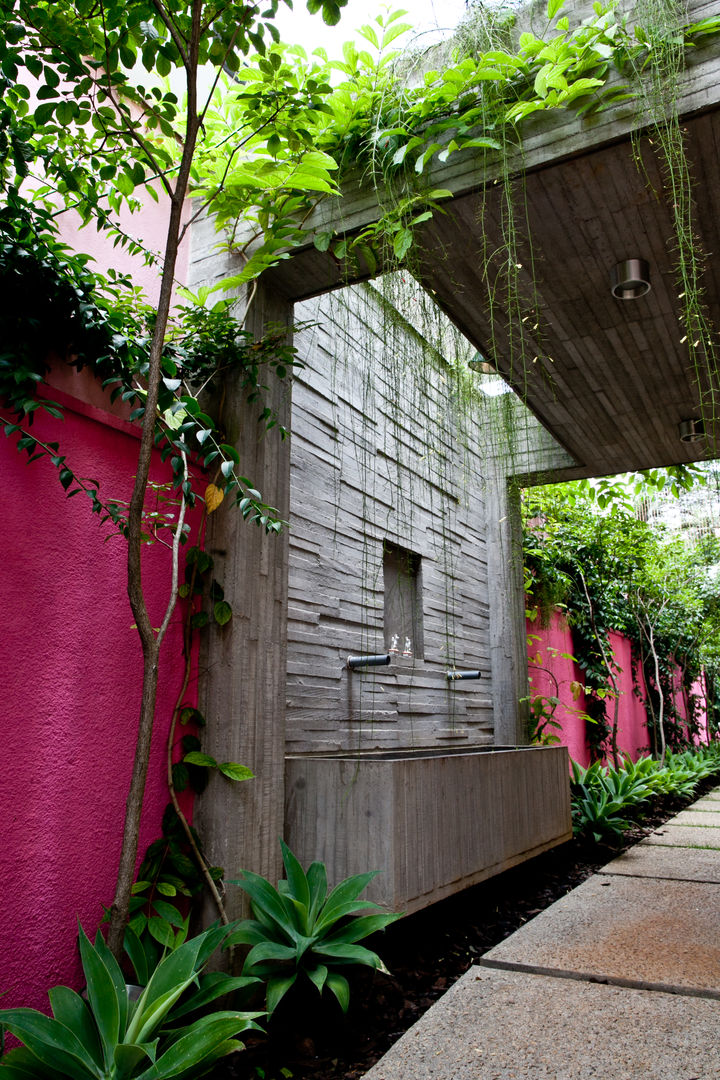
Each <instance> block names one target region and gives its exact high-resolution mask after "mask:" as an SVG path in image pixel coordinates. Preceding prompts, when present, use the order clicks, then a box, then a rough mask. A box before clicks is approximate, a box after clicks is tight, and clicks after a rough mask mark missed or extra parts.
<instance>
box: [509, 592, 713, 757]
mask: <svg viewBox="0 0 720 1080" xmlns="http://www.w3.org/2000/svg"><path fill="white" fill-rule="evenodd" d="M527 632H528V674H529V677H530V694H531V695H532V696H535V695H536V694H542V695H545V696H555V695H556V696H557V697H559V698H560V705H559V706H558V708H557V712H556V714H555V719H556V720H558V721H559V723H560V724H561V725H562V731H557V730H556V729H554V728H553V729H548V731H549V732H550V733H551V734H554V735H557V736H558V737H559V738H560V741H561V743H562V744H563V745H564V746H567V747H568V751H569V754H570V757H571V758H572V759H573V760H574V761H578V762H580V764H581V765H585V766H587V765H588V764H589V762H590V752H589V748H588V741H587V730H588V727H589V722H588V721H586V720H585V719H583V717H582V716H580V715H578V714H579V713H582V712H585V711H586V701H585V695H584V694H582V693H581V694H580V695H579V696H578V697H577V698H576V697H574V696H573V693H572V689H571V686H572V683H574V682H577V683H581V684H582V683H583V682H584V678H583V672H582V670H581V668H580V667H579V666H578V665H577V664H576V663H575V662H574V660H573V659H572V637H571V634H570V630H569V628H568V625H567V621H566V619H565V617H564V616H563V615H562V614H561V613H559V612H556V613H555V614H554V615H553V616H552V619H551V621H550V624H549V626H547V627H544V628H543V627H538V626H537V624H536V623H533V622H530V621H528V624H527ZM610 647H611V649H612V652H613V656H614V658H615V664H616V669H617V681H618V685H619V688H620V699H619V700H620V707H619V712H618V747H619V749H620V750H621V752H622V753H624V754H628V755H629V756H630V757H631V758H633V759H637V758H638V757H640V756H641V755H642V754H646V753H648V751H649V742H650V739H649V735H648V731H647V726H646V717H645V709H644V707H643V704H642V702H641V701H640V699H639V698H638V696H637V694H635V692H634V688H633V686H634V684H633V669H632V655H631V645H630V642H629V640H628V639H627V638H625V637H623V636H622V635H621V634H616V633H614V632H611V634H610ZM544 669H549V670H550V671H551V672H552V674H553V675H554V676H555V679H556V680H557V682H558V684H559V693H556V687H555V683H554V682H553V680H552V678H551V677H550V675H549V674H548V671H547V670H544ZM640 680H641V685H643V686H644V682H642V675H640ZM697 692H698V693H699V692H700V691H699V688H698V689H697ZM676 703H677V705H678V707H679V708H680V710H681V711H682V710H683V705H684V703H683V701H682V695H681V694H680V693H678V694H677V695H676ZM613 709H614V703H613V702H612V701H609V702H608V705H607V714H608V716H609V717H612V715H613ZM701 739H702V734H701Z"/></svg>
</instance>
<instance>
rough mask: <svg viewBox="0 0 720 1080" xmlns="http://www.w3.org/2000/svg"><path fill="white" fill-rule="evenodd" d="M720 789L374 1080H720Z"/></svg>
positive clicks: (500, 958)
mask: <svg viewBox="0 0 720 1080" xmlns="http://www.w3.org/2000/svg"><path fill="white" fill-rule="evenodd" d="M719 886H720V788H718V789H716V790H715V791H714V792H712V793H711V794H710V795H706V796H705V797H704V798H702V799H698V801H697V802H696V803H694V804H693V805H692V806H691V807H690V808H689V809H687V810H684V811H683V812H682V813H681V814H678V815H677V816H676V817H675V818H673V819H672V820H671V821H669V822H667V824H665V825H662V826H661V827H660V828H659V829H658V830H657V831H656V832H654V833H653V834H652V835H650V836H648V837H647V838H646V839H645V840H643V841H642V843H640V844H637V845H636V846H635V847H633V848H631V849H630V850H629V851H627V852H625V854H624V855H621V856H620V857H619V858H618V859H615V861H614V862H612V863H610V864H609V865H608V866H606V867H604V869H603V870H602V871H601V872H600V873H598V874H594V875H593V876H592V877H590V878H588V880H587V881H585V882H583V884H582V885H580V886H579V887H578V888H577V889H574V890H573V891H572V892H570V893H568V894H567V896H564V897H563V898H562V899H561V900H558V901H557V902H556V903H554V904H553V905H552V906H551V907H549V908H547V909H546V910H545V911H543V912H542V913H541V914H540V915H538V916H536V918H534V919H532V920H531V921H530V922H528V923H526V925H525V926H523V927H522V928H521V929H520V930H518V931H517V932H516V933H514V934H512V935H511V936H510V937H509V938H507V939H506V940H505V941H503V942H502V943H501V944H500V945H496V946H495V948H494V949H491V950H490V951H489V952H487V953H485V955H484V956H483V957H482V958H481V959H480V961H479V963H478V965H477V966H476V967H472V968H471V969H470V970H469V971H468V972H467V973H466V974H465V975H463V977H462V978H461V979H459V980H458V982H456V983H455V985H454V986H453V987H452V989H451V990H450V991H449V992H448V993H447V994H445V995H444V996H443V997H442V998H440V1000H439V1001H437V1002H436V1003H435V1005H433V1007H432V1008H431V1009H430V1010H429V1011H428V1012H427V1013H426V1014H425V1015H424V1016H423V1017H422V1019H421V1020H420V1021H419V1022H418V1023H417V1024H415V1026H414V1027H412V1028H411V1029H410V1030H409V1031H408V1032H407V1033H406V1034H405V1035H404V1036H403V1037H402V1039H400V1041H399V1042H398V1043H396V1044H395V1046H394V1047H393V1048H392V1049H391V1050H390V1051H389V1053H387V1054H386V1055H385V1057H384V1058H382V1059H381V1060H380V1061H379V1062H378V1063H377V1065H375V1066H374V1067H373V1068H372V1069H371V1070H370V1072H368V1073H366V1074H365V1075H366V1078H367V1080H586V1078H588V1080H589V1078H593V1080H638V1078H642V1080H720V887H719Z"/></svg>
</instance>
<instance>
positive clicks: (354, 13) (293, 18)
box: [275, 0, 466, 59]
mask: <svg viewBox="0 0 720 1080" xmlns="http://www.w3.org/2000/svg"><path fill="white" fill-rule="evenodd" d="M465 10H466V7H465V0H407V2H406V3H401V2H399V0H397V2H395V3H390V4H383V3H382V2H381V0H348V3H347V5H346V6H345V7H344V8H343V10H342V18H341V20H340V22H339V24H338V25H337V26H325V24H324V23H323V21H322V17H321V15H319V14H318V15H310V14H309V13H308V11H307V8H306V7H305V0H294V9H293V11H289V10H288V9H287V8H286V7H284V5H282V7H281V10H280V11H279V12H278V16H277V18H276V20H275V21H276V23H277V26H278V29H279V30H280V36H281V38H282V40H283V41H286V42H288V43H289V44H293V45H302V46H303V48H304V49H305V50H306V51H307V52H312V50H313V49H315V48H317V47H318V46H322V47H323V48H324V49H326V50H327V52H328V55H329V56H330V58H331V59H332V58H333V57H334V56H339V55H340V50H341V46H342V43H343V42H344V41H347V40H350V39H352V38H354V37H355V30H356V29H357V27H359V26H362V25H363V24H364V23H368V22H370V23H371V22H373V21H374V19H375V17H376V16H377V15H379V14H381V13H384V12H387V11H390V12H393V11H405V12H406V13H407V14H406V15H405V16H404V17H403V19H402V21H403V22H408V23H412V25H413V26H414V27H415V30H416V33H419V34H421V35H422V36H421V37H419V39H418V41H417V44H419V45H422V46H425V45H430V44H433V42H434V41H437V40H439V38H440V37H442V36H446V35H447V33H448V32H450V31H452V30H453V29H454V28H455V27H456V26H457V24H458V22H459V21H460V19H461V18H462V16H463V14H464V13H465ZM443 30H444V31H445V34H442V33H441V31H443ZM401 40H402V39H401Z"/></svg>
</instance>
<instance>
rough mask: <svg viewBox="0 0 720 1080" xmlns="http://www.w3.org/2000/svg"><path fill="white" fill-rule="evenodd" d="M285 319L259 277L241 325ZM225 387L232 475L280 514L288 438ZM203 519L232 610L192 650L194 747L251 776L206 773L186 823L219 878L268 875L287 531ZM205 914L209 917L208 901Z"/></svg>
mask: <svg viewBox="0 0 720 1080" xmlns="http://www.w3.org/2000/svg"><path fill="white" fill-rule="evenodd" d="M291 320H292V304H289V303H288V302H287V301H285V300H283V299H282V298H280V297H279V296H277V295H276V294H273V293H272V292H270V291H269V290H268V289H267V288H266V287H264V286H263V285H260V286H259V288H258V291H257V294H256V296H255V299H254V301H253V303H252V307H251V311H250V316H249V319H248V324H247V325H248V327H249V328H250V329H251V330H253V331H254V332H255V334H256V336H258V337H259V336H261V335H262V334H263V333H264V331H265V328H266V327H267V325H268V324H269V323H274V324H277V323H283V324H285V325H289V324H290V323H291ZM263 381H264V382H266V383H267V385H268V387H269V388H270V394H269V395H268V404H272V405H274V406H275V407H276V408H277V409H278V413H279V416H280V421H281V423H283V424H285V425H286V426H289V418H290V384H289V381H288V382H287V383H280V382H279V380H277V379H276V378H275V377H274V375H273V374H272V373H271V372H268V374H267V378H266V379H263ZM225 395H226V396H225V404H224V417H225V420H226V425H227V429H228V432H229V440H228V441H231V442H233V443H234V445H235V446H236V447H237V449H238V452H239V454H240V470H239V471H240V474H241V475H242V476H246V477H248V478H249V479H250V480H251V481H252V483H253V484H254V485H255V487H257V488H258V490H259V491H260V492H261V493H262V496H263V499H264V501H265V502H267V503H270V504H271V505H272V506H275V507H277V509H278V510H279V512H280V516H281V517H282V518H284V519H285V520H287V517H288V512H289V496H290V444H289V440H286V441H284V442H283V441H282V440H281V439H280V435H279V433H278V431H277V428H273V429H272V430H270V431H269V432H266V433H265V431H264V428H263V426H262V425H261V424H259V423H258V415H259V411H260V408H261V406H259V405H258V403H257V402H255V403H254V404H253V403H250V404H248V402H247V401H246V400H245V395H244V394H243V393H242V392H241V391H240V390H239V389H238V386H237V383H235V384H233V382H232V381H230V382H228V384H227V386H226V388H225ZM208 526H209V531H208V537H207V550H208V551H209V553H210V554H211V555H212V556H213V558H214V560H215V576H216V578H217V579H218V581H219V582H220V584H221V585H222V587H223V589H224V592H225V598H226V599H227V600H228V602H229V603H230V604H231V605H232V609H233V617H232V619H231V621H230V622H229V623H228V624H227V625H226V626H224V627H213V628H212V629H211V630H210V631H209V634H208V635H207V637H206V643H205V645H204V647H203V652H202V655H201V663H200V709H201V710H202V711H203V713H204V714H205V717H206V719H207V728H206V731H205V732H204V734H203V750H204V751H205V752H206V753H208V754H212V756H213V757H215V758H216V759H217V760H219V761H239V762H241V763H242V764H244V765H248V766H249V767H250V768H251V769H252V770H253V772H254V773H255V779H254V780H248V781H244V782H242V783H236V782H233V781H230V780H227V779H226V778H225V777H223V776H221V775H213V776H212V779H211V782H210V784H209V786H208V788H207V790H206V791H205V792H204V794H203V795H202V796H200V798H199V799H198V802H197V803H196V813H195V823H196V825H197V828H198V831H199V833H200V837H201V839H202V842H203V845H204V847H205V851H206V854H207V856H208V858H209V859H210V860H211V862H212V863H214V864H217V865H221V866H223V867H224V868H225V872H226V876H227V877H230V878H232V877H233V876H234V875H236V874H237V872H238V870H240V869H243V868H244V869H251V870H254V871H256V872H258V873H261V874H264V875H265V876H266V877H269V878H271V879H273V880H276V879H277V878H278V877H279V876H280V875H279V871H280V867H281V862H280V847H279V843H278V837H279V836H281V835H282V832H283V818H284V771H285V682H286V652H287V572H288V532H287V530H286V529H285V530H283V531H282V532H281V533H280V534H279V535H274V534H270V535H266V534H265V532H264V530H262V529H260V528H258V527H257V526H256V525H251V524H247V523H246V522H245V521H244V520H243V518H242V516H241V514H240V512H239V511H238V510H236V509H235V508H234V507H231V506H229V505H227V506H226V505H223V506H221V507H220V509H219V510H218V511H217V512H216V513H214V514H213V515H212V516H211V517H210V518H209V521H208ZM242 903H243V894H242V893H241V892H240V890H239V889H235V888H232V889H230V890H228V897H227V909H228V915H229V916H230V917H231V918H232V917H235V916H237V915H239V914H241V911H242ZM206 916H207V919H208V920H209V919H212V918H215V917H216V912H213V910H212V901H209V902H208V907H207V911H206Z"/></svg>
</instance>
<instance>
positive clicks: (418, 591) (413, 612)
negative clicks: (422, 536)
mask: <svg viewBox="0 0 720 1080" xmlns="http://www.w3.org/2000/svg"><path fill="white" fill-rule="evenodd" d="M383 585H384V589H385V610H384V622H385V648H386V649H387V650H388V652H391V653H393V654H395V653H398V654H400V655H401V656H402V655H405V656H413V657H415V658H416V659H420V660H421V659H422V657H423V623H422V571H421V559H420V556H419V555H416V554H415V552H414V551H408V550H407V549H406V548H402V547H400V546H399V545H398V544H393V543H391V542H390V541H389V540H385V541H384V542H383Z"/></svg>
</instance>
